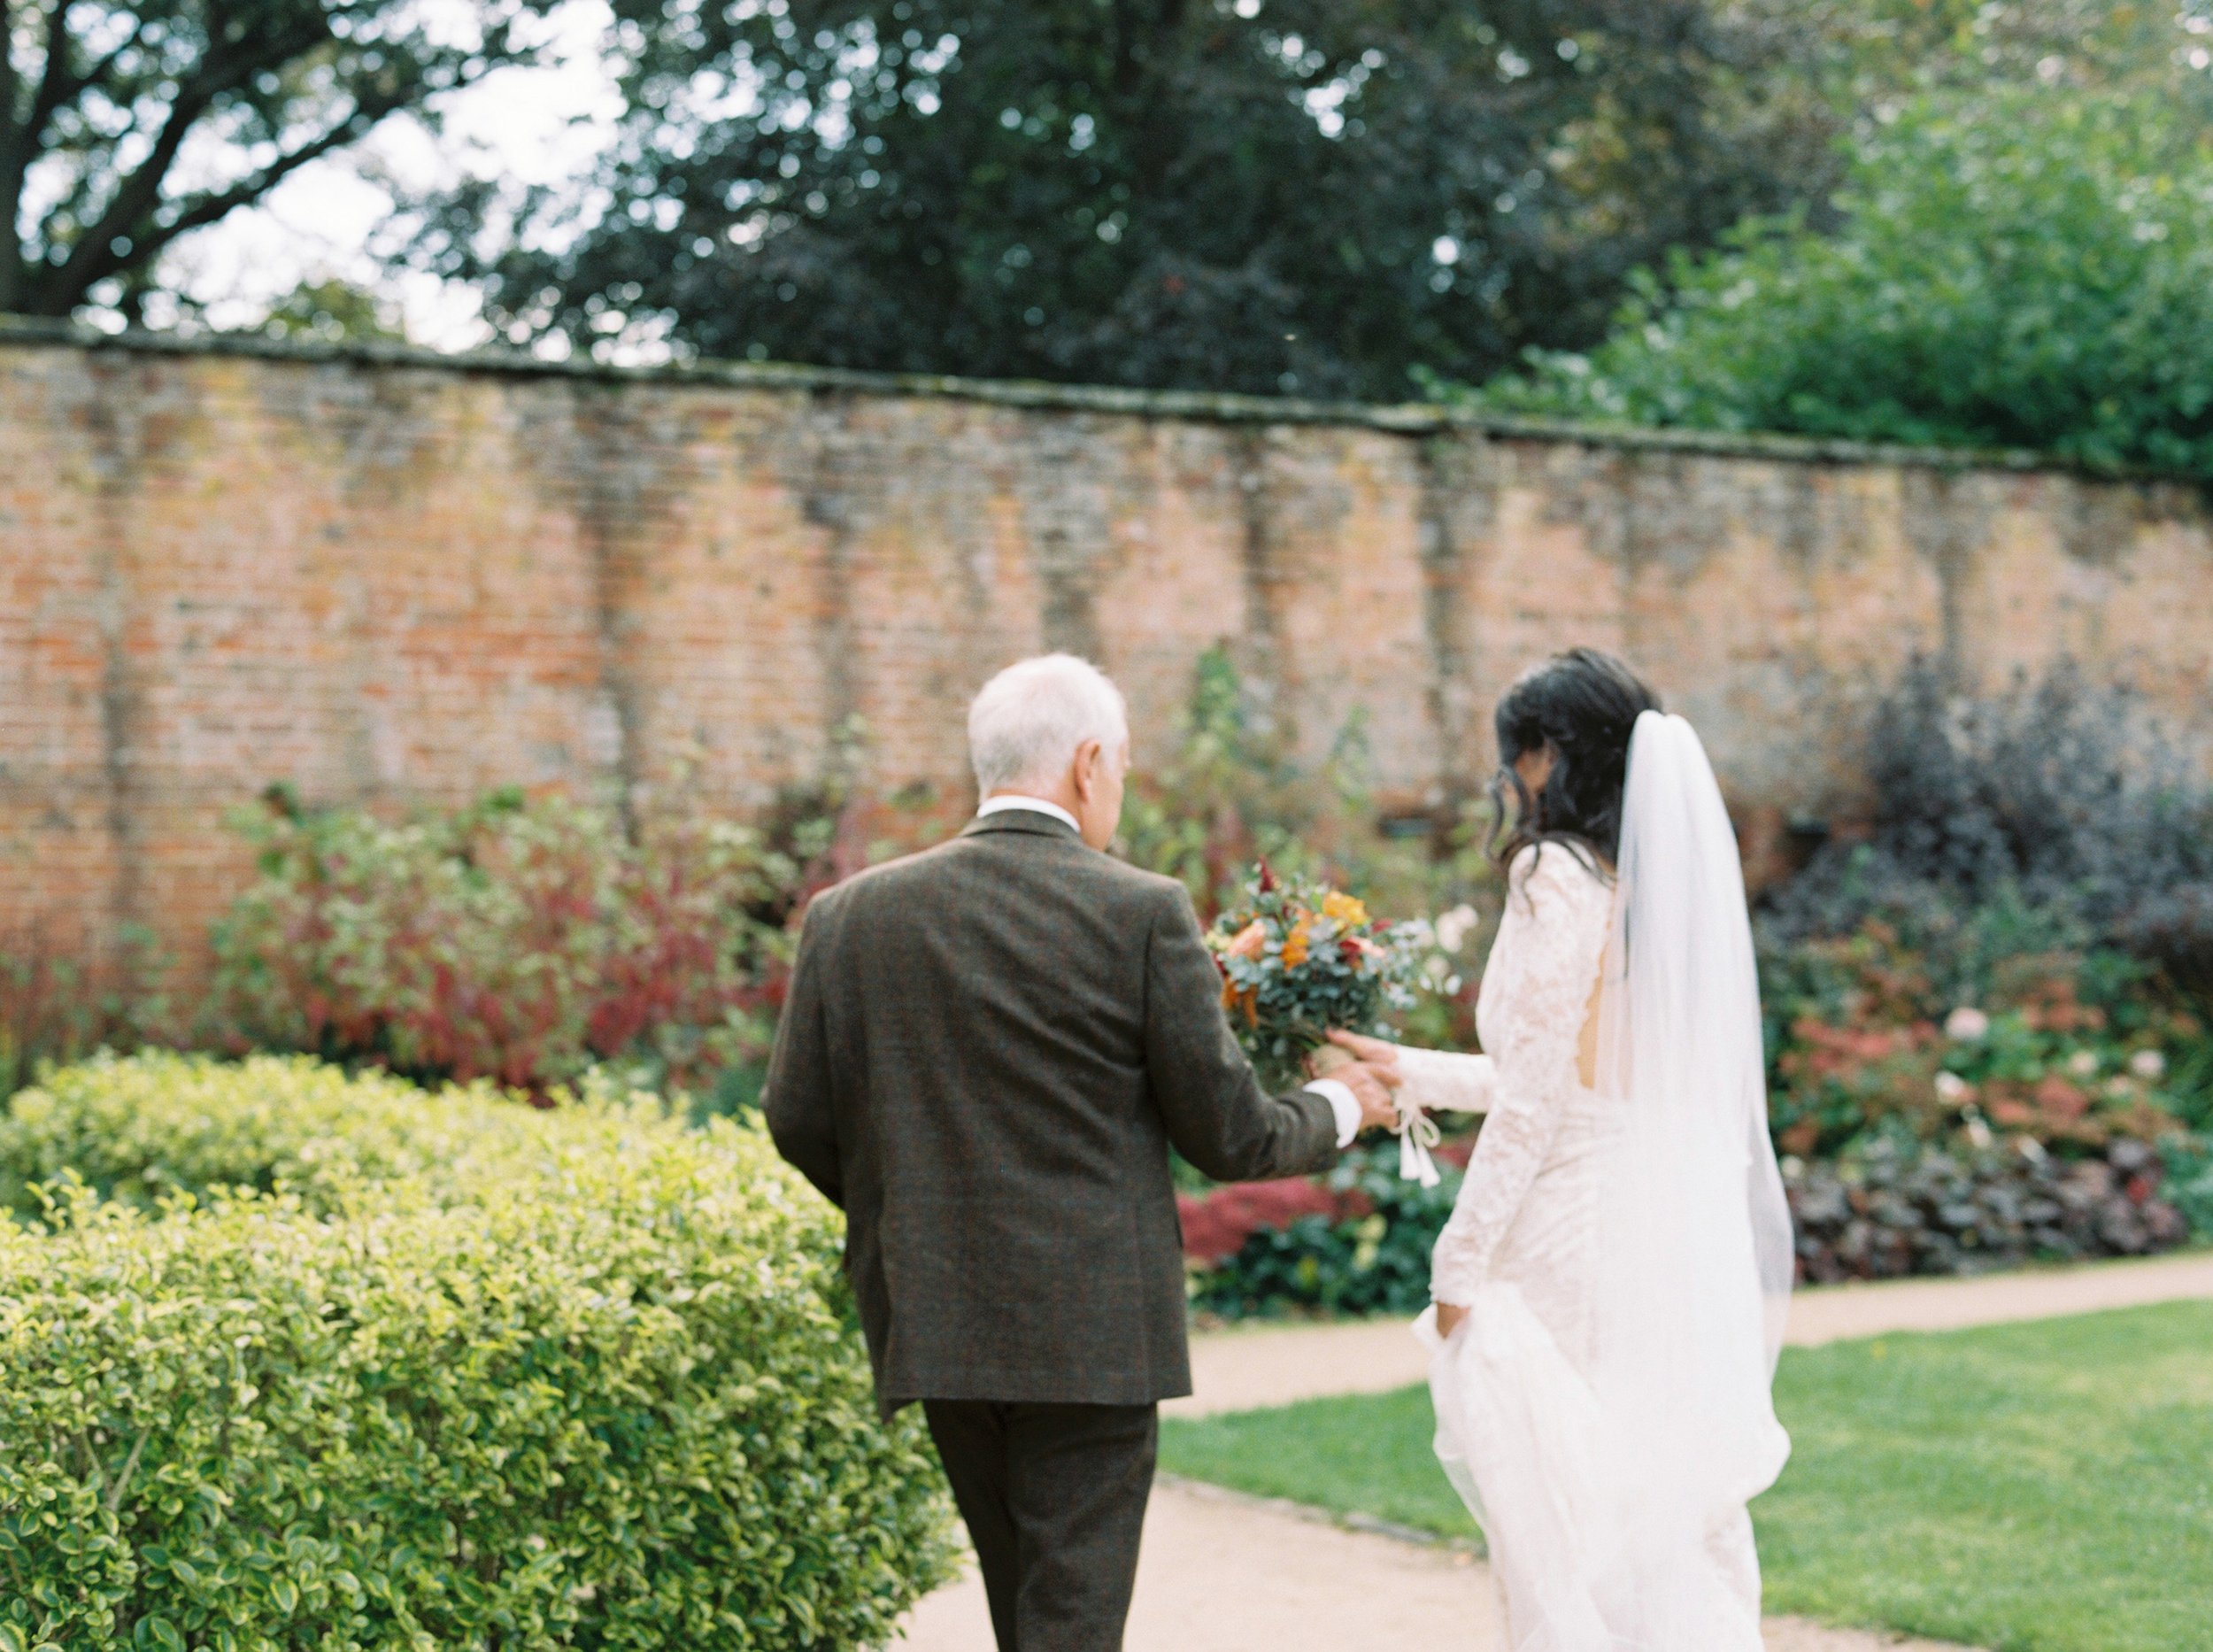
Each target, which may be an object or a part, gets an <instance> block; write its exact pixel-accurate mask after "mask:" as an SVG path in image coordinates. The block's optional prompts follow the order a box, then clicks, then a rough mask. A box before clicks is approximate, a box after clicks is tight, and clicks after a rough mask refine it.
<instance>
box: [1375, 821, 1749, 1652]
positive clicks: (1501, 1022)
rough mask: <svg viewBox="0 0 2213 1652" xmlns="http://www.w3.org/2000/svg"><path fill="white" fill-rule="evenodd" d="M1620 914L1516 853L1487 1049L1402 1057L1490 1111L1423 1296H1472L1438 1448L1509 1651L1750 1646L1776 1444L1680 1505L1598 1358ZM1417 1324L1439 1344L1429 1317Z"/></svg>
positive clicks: (1585, 872) (1554, 850)
mask: <svg viewBox="0 0 2213 1652" xmlns="http://www.w3.org/2000/svg"><path fill="white" fill-rule="evenodd" d="M1739 899H1741V896H1739ZM1614 930H1615V886H1614V884H1613V882H1612V881H1611V880H1610V879H1608V878H1606V877H1602V876H1600V874H1599V873H1598V872H1596V871H1595V870H1594V869H1592V867H1591V866H1590V865H1588V864H1586V862H1585V861H1584V860H1583V858H1582V857H1581V856H1580V855H1579V854H1578V853H1576V852H1575V851H1573V850H1571V849H1569V848H1568V847H1565V846H1563V845H1559V844H1549V845H1538V846H1532V847H1531V848H1527V849H1524V850H1523V852H1522V853H1521V854H1520V856H1519V857H1518V858H1517V859H1516V860H1515V863H1514V865H1513V866H1512V868H1510V869H1509V872H1508V876H1507V905H1506V910H1505V914H1504V916H1503V918H1502V920H1501V922H1500V928H1499V932H1498V937H1497V939H1496V941H1495V942H1494V944H1493V946H1492V953H1491V957H1490V961H1489V963H1488V966H1487V967H1486V969H1485V970H1484V977H1483V984H1482V989H1481V992H1480V995H1479V998H1478V1000H1477V1029H1478V1031H1479V1032H1480V1034H1481V1037H1482V1040H1483V1044H1484V1050H1485V1052H1486V1053H1485V1054H1481V1055H1466V1054H1448V1053H1445V1052H1440V1051H1425V1050H1412V1049H1409V1050H1406V1051H1403V1052H1401V1054H1400V1068H1401V1070H1402V1071H1403V1073H1404V1074H1405V1079H1406V1084H1405V1090H1404V1092H1403V1093H1404V1094H1405V1095H1406V1096H1407V1097H1408V1098H1410V1099H1411V1100H1415V1101H1418V1102H1420V1103H1422V1104H1423V1106H1424V1107H1427V1108H1434V1109H1454V1110H1464V1111H1481V1112H1483V1113H1484V1114H1485V1115H1486V1117H1485V1120H1484V1125H1483V1131H1482V1134H1481V1137H1480V1139H1478V1141H1477V1147H1476V1151H1475V1154H1474V1156H1473V1158H1472V1159H1471V1161H1470V1162H1469V1166H1468V1172H1467V1177H1466V1179H1465V1181H1464V1182H1463V1184H1462V1185H1461V1191H1460V1194H1459V1197H1458V1200H1457V1202H1456V1203H1455V1205H1454V1207H1453V1215H1452V1218H1451V1220H1450V1221H1449V1223H1448V1224H1446V1228H1445V1230H1444V1232H1443V1234H1442V1235H1441V1237H1440V1238H1439V1239H1438V1242H1437V1247H1436V1252H1435V1256H1434V1263H1433V1276H1432V1280H1431V1294H1432V1295H1433V1297H1434V1298H1435V1300H1436V1301H1438V1302H1441V1303H1448V1304H1452V1305H1454V1306H1458V1307H1462V1308H1468V1309H1469V1316H1468V1318H1467V1320H1466V1321H1465V1322H1464V1324H1463V1326H1462V1327H1461V1329H1459V1330H1457V1331H1456V1332H1455V1333H1454V1334H1453V1338H1452V1339H1451V1340H1450V1341H1449V1342H1447V1343H1445V1344H1444V1345H1442V1347H1440V1348H1438V1351H1437V1353H1436V1355H1435V1356H1434V1361H1433V1366H1432V1380H1431V1387H1432V1392H1433V1395H1434V1397H1435V1400H1436V1403H1437V1409H1438V1455H1439V1457H1440V1459H1441V1460H1442V1461H1443V1463H1444V1466H1445V1468H1446V1472H1447V1474H1448V1475H1450V1476H1451V1478H1452V1479H1453V1483H1454V1485H1455V1486H1457V1487H1458V1488H1459V1489H1460V1491H1461V1494H1462V1495H1463V1496H1464V1497H1465V1498H1466V1499H1467V1501H1468V1502H1469V1507H1470V1508H1471V1509H1474V1510H1475V1512H1476V1515H1477V1518H1478V1519H1479V1520H1480V1521H1482V1523H1483V1524H1484V1528H1485V1535H1486V1538H1487V1540H1488V1542H1489V1547H1490V1550H1491V1556H1492V1570H1493V1573H1494V1576H1495V1577H1496V1578H1497V1579H1498V1582H1499V1586H1500V1595H1501V1603H1502V1606H1503V1610H1504V1611H1505V1614H1506V1618H1507V1625H1508V1633H1507V1640H1506V1644H1507V1646H1508V1647H1510V1648H1513V1649H1514V1652H1630V1649H1631V1648H1634V1649H1635V1652H1747V1649H1750V1648H1758V1647H1759V1645H1760V1637H1759V1621H1760V1610H1759V1603H1760V1579H1759V1565H1758V1561H1757V1559H1756V1557H1755V1554H1754V1547H1753V1537H1752V1527H1751V1522H1750V1520H1749V1518H1748V1517H1747V1516H1746V1512H1745V1507H1744V1501H1745V1499H1746V1497H1748V1496H1749V1495H1750V1494H1752V1493H1753V1492H1754V1491H1757V1490H1758V1489H1760V1488H1761V1486H1763V1485H1764V1484H1765V1483H1766V1480H1765V1479H1762V1478H1761V1473H1762V1469H1760V1468H1756V1467H1755V1468H1754V1470H1753V1471H1750V1472H1749V1473H1747V1474H1746V1475H1743V1476H1741V1477H1739V1478H1740V1480H1741V1484H1740V1485H1739V1486H1738V1487H1737V1489H1735V1490H1734V1491H1731V1492H1729V1493H1727V1494H1722V1495H1719V1496H1716V1495H1713V1494H1699V1495H1696V1496H1693V1499H1692V1501H1694V1502H1696V1504H1697V1507H1696V1508H1695V1509H1691V1510H1689V1511H1688V1512H1686V1511H1685V1509H1682V1508H1680V1507H1677V1506H1674V1505H1675V1503H1676V1502H1677V1486H1678V1485H1680V1484H1681V1483H1684V1482H1687V1481H1688V1480H1691V1479H1694V1478H1697V1476H1696V1474H1695V1473H1693V1474H1690V1475H1683V1474H1679V1473H1677V1472H1676V1471H1675V1470H1674V1468H1673V1466H1672V1460H1670V1462H1669V1464H1667V1465H1664V1466H1663V1465H1661V1464H1656V1463H1654V1462H1652V1461H1651V1460H1649V1459H1648V1458H1646V1457H1644V1456H1643V1455H1641V1454H1639V1452H1637V1451H1635V1450H1632V1449H1631V1448H1630V1447H1628V1446H1627V1445H1626V1444H1625V1443H1624V1442H1625V1436H1626V1432H1628V1431H1630V1430H1631V1429H1633V1428H1634V1426H1635V1425H1634V1424H1632V1423H1631V1421H1630V1419H1629V1417H1628V1415H1627V1413H1628V1411H1629V1410H1630V1409H1632V1408H1625V1407H1624V1406H1623V1405H1621V1404H1619V1403H1613V1402H1609V1400H1608V1394H1607V1391H1606V1379H1605V1378H1604V1377H1603V1375H1601V1373H1600V1370H1599V1369H1598V1367H1599V1365H1600V1356H1601V1353H1602V1349H1601V1347H1600V1344H1601V1342H1602V1341H1603V1340H1604V1339H1605V1338H1606V1336H1607V1335H1608V1331H1607V1325H1608V1324H1612V1323H1615V1322H1612V1321H1606V1320H1604V1317H1603V1316H1604V1315H1605V1314H1606V1313H1607V1312H1608V1309H1607V1308H1606V1307H1605V1304H1606V1303H1607V1302H1608V1300H1609V1299H1608V1295H1607V1285H1608V1265H1609V1262H1611V1261H1613V1260H1614V1258H1613V1257H1612V1256H1611V1254H1609V1249H1608V1247H1618V1246H1620V1245H1621V1244H1622V1243H1623V1236H1622V1234H1621V1232H1620V1231H1619V1228H1618V1225H1617V1224H1614V1223H1610V1222H1609V1220H1608V1211H1607V1209H1606V1208H1605V1204H1606V1201H1607V1200H1608V1199H1609V1197H1617V1196H1618V1195H1617V1194H1616V1193H1615V1192H1614V1189H1615V1186H1616V1185H1617V1184H1615V1183H1610V1182H1609V1179H1608V1178H1609V1177H1620V1176H1621V1174H1622V1167H1621V1158H1622V1154H1623V1147H1624V1146H1625V1145H1631V1146H1633V1145H1634V1144H1629V1143H1627V1142H1626V1132H1627V1131H1628V1129H1629V1120H1630V1115H1629V1112H1628V1109H1627V1108H1625V1107H1624V1104H1623V1102H1622V1101H1621V1100H1615V1099H1609V1098H1608V1096H1605V1095H1601V1094H1600V1092H1599V1091H1598V1090H1596V1089H1594V1088H1593V1087H1592V1080H1593V1078H1594V1077H1595V1076H1596V1075H1597V1073H1598V1072H1599V1071H1600V1067H1599V1060H1600V1055H1599V1023H1600V991H1599V988H1600V980H1601V975H1602V972H1604V971H1605V970H1606V968H1607V960H1608V941H1609V936H1610V935H1611V934H1612V933H1613V931H1614ZM1739 1185H1741V1184H1739ZM1685 1191H1686V1192H1687V1190H1685ZM1617 1318H1618V1316H1617ZM1423 1334H1424V1335H1425V1336H1426V1337H1427V1338H1428V1339H1430V1341H1431V1342H1432V1344H1433V1345H1434V1344H1435V1332H1434V1328H1433V1326H1432V1325H1431V1324H1430V1322H1429V1321H1428V1320H1427V1319H1426V1318H1425V1320H1424V1322H1423ZM1615 1340H1616V1343H1617V1344H1618V1343H1619V1342H1620V1341H1621V1339H1619V1338H1616V1339H1615ZM1772 1423H1773V1419H1772V1416H1771V1413H1770V1414H1769V1415H1768V1417H1767V1418H1766V1424H1767V1425H1768V1426H1769V1427H1770V1428H1771V1427H1772ZM1695 1426H1696V1425H1695V1424H1694V1423H1692V1422H1690V1421H1689V1420H1688V1419H1685V1428H1686V1429H1691V1430H1693V1431H1694V1430H1695ZM1774 1433H1775V1434H1776V1435H1777V1436H1778V1437H1779V1433H1780V1431H1779V1430H1775V1431H1774ZM1763 1447H1765V1448H1766V1449H1767V1450H1768V1452H1769V1455H1772V1459H1773V1461H1772V1465H1771V1466H1768V1467H1766V1468H1765V1469H1764V1472H1765V1474H1766V1478H1769V1479H1771V1478H1772V1475H1773V1468H1774V1467H1779V1463H1780V1460H1781V1459H1780V1455H1779V1451H1776V1450H1774V1449H1773V1448H1772V1441H1771V1440H1770V1441H1764V1442H1763ZM1691 1449H1693V1450H1695V1442H1692V1445H1691ZM1632 1459H1635V1460H1636V1461H1635V1462H1634V1463H1632V1461H1631V1460H1632ZM1655 1480H1660V1481H1667V1482H1670V1484H1669V1485H1667V1486H1655V1485H1654V1483H1653V1482H1654V1481H1655ZM1754 1481H1757V1482H1758V1483H1757V1484H1754ZM1655 1502H1660V1503H1666V1504H1669V1506H1668V1507H1665V1508H1662V1509H1654V1507H1653V1505H1654V1503H1655ZM1670 1524H1672V1525H1673V1526H1674V1527H1676V1528H1677V1529H1679V1530H1685V1532H1686V1535H1687V1529H1688V1528H1691V1527H1695V1528H1697V1533H1696V1537H1695V1539H1693V1540H1686V1541H1677V1542H1673V1543H1671V1544H1670V1543H1667V1542H1664V1541H1660V1542H1659V1543H1658V1545H1657V1548H1654V1547H1652V1546H1650V1545H1648V1543H1647V1539H1646V1536H1644V1535H1643V1534H1642V1528H1644V1527H1646V1525H1657V1526H1659V1527H1661V1528H1663V1529H1664V1528H1666V1527H1668V1526H1669V1525H1670ZM1686 1574H1695V1575H1686ZM1661 1579H1664V1580H1665V1581H1664V1583H1662V1581H1661ZM1662 1596H1664V1597H1665V1598H1660V1597H1662Z"/></svg>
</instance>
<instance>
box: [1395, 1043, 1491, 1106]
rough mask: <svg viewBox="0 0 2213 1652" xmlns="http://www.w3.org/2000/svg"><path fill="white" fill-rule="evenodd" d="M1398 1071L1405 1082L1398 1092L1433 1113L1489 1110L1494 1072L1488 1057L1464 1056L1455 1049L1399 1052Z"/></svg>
mask: <svg viewBox="0 0 2213 1652" xmlns="http://www.w3.org/2000/svg"><path fill="white" fill-rule="evenodd" d="M1399 1071H1400V1074H1401V1075H1402V1076H1403V1077H1404V1078H1405V1083H1404V1084H1403V1085H1400V1094H1401V1095H1403V1096H1404V1097H1406V1098H1407V1100H1411V1101H1418V1102H1420V1103H1421V1104H1422V1106H1423V1107H1424V1108H1428V1109H1429V1111H1430V1112H1432V1113H1483V1112H1487V1111H1489V1110H1490V1107H1491V1090H1492V1080H1493V1077H1494V1074H1495V1069H1494V1066H1493V1064H1492V1060H1491V1058H1490V1057H1489V1056H1488V1055H1466V1054H1461V1053H1460V1052H1459V1051H1457V1050H1415V1049H1401V1050H1400V1052H1399Z"/></svg>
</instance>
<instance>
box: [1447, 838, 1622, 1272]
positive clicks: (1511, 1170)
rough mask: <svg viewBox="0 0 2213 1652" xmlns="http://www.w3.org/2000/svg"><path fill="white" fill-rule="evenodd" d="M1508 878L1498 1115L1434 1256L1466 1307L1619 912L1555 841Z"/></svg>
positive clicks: (1571, 1057)
mask: <svg viewBox="0 0 2213 1652" xmlns="http://www.w3.org/2000/svg"><path fill="white" fill-rule="evenodd" d="M1507 888H1508V890H1509V891H1510V894H1509V897H1508V899H1507V914H1506V917H1505V919H1504V921H1503V922H1501V923H1500V929H1499V938H1498V940H1497V942H1496V943H1495V944H1494V945H1493V946H1492V954H1491V961H1490V965H1489V968H1490V969H1492V970H1496V971H1500V972H1501V973H1500V975H1499V977H1498V979H1497V981H1496V982H1495V984H1493V983H1489V982H1486V992H1485V1001H1484V1006H1483V1024H1484V1042H1485V1043H1486V1044H1488V1045H1489V1046H1491V1049H1490V1054H1491V1060H1492V1075H1491V1107H1490V1115H1489V1116H1488V1117H1487V1118H1486V1119H1485V1120H1484V1126H1483V1134H1482V1135H1481V1136H1480V1137H1479V1138H1478V1139H1477V1142H1476V1151H1475V1156H1474V1157H1473V1158H1472V1159H1470V1160H1469V1164H1468V1175H1467V1177H1466V1179H1465V1180H1464V1181H1462V1182H1461V1188H1460V1196H1459V1198H1458V1199H1457V1200H1455V1201H1454V1203H1453V1214H1452V1217H1451V1219H1450V1220H1449V1221H1448V1222H1446V1224H1445V1231H1443V1232H1442V1233H1440V1234H1439V1235H1438V1239H1437V1248H1436V1250H1435V1251H1434V1252H1433V1253H1432V1254H1431V1258H1430V1294H1431V1295H1432V1296H1434V1297H1435V1298H1436V1299H1437V1300H1438V1301H1440V1302H1448V1303H1452V1304H1454V1305H1456V1306H1460V1307H1465V1306H1467V1305H1468V1303H1469V1302H1470V1301H1473V1300H1474V1295H1475V1288H1476V1286H1477V1285H1478V1284H1479V1283H1481V1281H1482V1280H1483V1278H1484V1275H1485V1274H1486V1273H1488V1271H1489V1270H1490V1266H1491V1259H1492V1255H1493V1254H1495V1253H1496V1251H1497V1250H1498V1247H1499V1241H1500V1239H1502V1238H1503V1237H1504V1236H1505V1234H1506V1231H1507V1228H1508V1227H1510V1226H1511V1225H1512V1224H1513V1221H1514V1217H1515V1212H1516V1211H1517V1210H1518V1209H1519V1208H1521V1203H1522V1199H1523V1195H1524V1194H1525V1193H1528V1191H1529V1187H1530V1184H1531V1182H1533V1181H1535V1180H1536V1179H1537V1173H1538V1171H1539V1170H1542V1169H1543V1168H1544V1163H1545V1158H1546V1154H1548V1153H1549V1152H1550V1151H1551V1148H1552V1145H1553V1139H1554V1136H1555V1135H1556V1134H1557V1133H1558V1131H1559V1128H1560V1118H1561V1108H1562V1107H1563V1105H1564V1104H1565V1102H1566V1100H1567V1098H1568V1096H1569V1093H1570V1092H1572V1091H1573V1089H1574V1088H1575V1085H1576V1050H1577V1043H1578V1041H1579V1039H1580V1037H1581V1034H1582V1031H1583V1023H1584V1020H1585V1015H1587V1014H1588V1011H1589V1007H1590V1001H1591V992H1592V987H1593V986H1594V985H1595V984H1597V981H1598V977H1599V965H1600V959H1601V958H1602V956H1603V954H1604V953H1605V950H1606V933H1607V925H1608V922H1609V920H1610V917H1611V914H1612V910H1613V894H1612V892H1611V891H1610V890H1609V889H1608V886H1607V885H1606V884H1603V883H1601V882H1600V880H1599V879H1598V878H1597V877H1596V876H1594V875H1593V874H1592V872H1591V871H1590V869H1589V868H1586V867H1585V865H1584V864H1583V863H1582V861H1581V860H1580V859H1579V858H1577V856H1576V855H1574V854H1573V853H1570V852H1569V851H1568V850H1567V849H1565V848H1562V847H1561V846H1560V845H1548V846H1546V847H1544V848H1542V849H1541V851H1539V850H1534V849H1525V850H1523V852H1522V854H1521V855H1520V856H1519V857H1517V858H1516V860H1515V863H1514V866H1513V868H1511V869H1510V871H1509V873H1508V876H1507Z"/></svg>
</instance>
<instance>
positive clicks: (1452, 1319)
mask: <svg viewBox="0 0 2213 1652" xmlns="http://www.w3.org/2000/svg"><path fill="white" fill-rule="evenodd" d="M1467 1317H1468V1310H1467V1309H1466V1308H1455V1307H1453V1305H1452V1304H1451V1303H1450V1302H1439V1303H1438V1305H1437V1334H1438V1336H1439V1337H1449V1336H1451V1335H1452V1334H1453V1332H1455V1331H1457V1330H1459V1329H1460V1322H1461V1320H1463V1319H1465V1318H1467Z"/></svg>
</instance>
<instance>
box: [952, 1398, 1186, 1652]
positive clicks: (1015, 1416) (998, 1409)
mask: <svg viewBox="0 0 2213 1652" xmlns="http://www.w3.org/2000/svg"><path fill="white" fill-rule="evenodd" d="M922 1410H923V1414H924V1415H925V1416H926V1417H929V1432H930V1437H931V1438H932V1439H933V1440H936V1441H937V1455H938V1459H939V1460H940V1461H941V1462H943V1463H944V1464H945V1478H947V1479H948V1480H950V1481H951V1482H952V1496H953V1501H954V1502H956V1503H957V1504H959V1505H960V1517H961V1518H962V1519H963V1520H965V1521H966V1522H967V1523H968V1537H969V1540H971V1541H972V1542H973V1543H974V1544H975V1554H976V1561H977V1563H978V1564H979V1565H980V1567H981V1568H982V1570H983V1592H984V1594H986V1595H987V1596H988V1597H989V1598H990V1601H991V1630H992V1633H993V1634H994V1635H995V1636H996V1637H997V1639H998V1640H999V1652H1121V1648H1122V1624H1123V1622H1124V1620H1125V1619H1127V1618H1128V1617H1129V1616H1130V1591H1131V1589H1132V1588H1133V1587H1134V1586H1135V1585H1136V1582H1137V1540H1138V1537H1139V1534H1140V1533H1141V1532H1142V1531H1143V1529H1144V1525H1145V1502H1146V1500H1147V1499H1148V1498H1149V1497H1150V1496H1151V1495H1152V1493H1153V1463H1154V1460H1155V1457H1156V1455H1157V1451H1158V1447H1159V1442H1160V1408H1159V1407H1158V1406H1154V1405H1056V1404H1038V1403H1026V1402H1019V1401H1010V1402H1002V1401H991V1400H925V1401H922Z"/></svg>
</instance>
